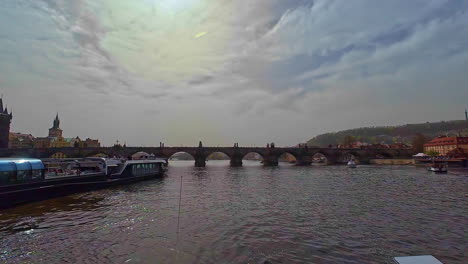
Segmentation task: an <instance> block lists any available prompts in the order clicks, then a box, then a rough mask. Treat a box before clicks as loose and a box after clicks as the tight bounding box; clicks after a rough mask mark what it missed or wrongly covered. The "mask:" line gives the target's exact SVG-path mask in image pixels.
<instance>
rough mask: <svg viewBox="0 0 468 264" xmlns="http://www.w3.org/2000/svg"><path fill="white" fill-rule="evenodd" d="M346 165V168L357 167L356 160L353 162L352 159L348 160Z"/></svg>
mask: <svg viewBox="0 0 468 264" xmlns="http://www.w3.org/2000/svg"><path fill="white" fill-rule="evenodd" d="M347 166H348V168H352V169H354V168H356V167H357V165H356V162H354V160H350V161H348V164H347Z"/></svg>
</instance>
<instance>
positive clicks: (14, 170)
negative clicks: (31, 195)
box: [0, 159, 45, 186]
mask: <svg viewBox="0 0 468 264" xmlns="http://www.w3.org/2000/svg"><path fill="white" fill-rule="evenodd" d="M44 171H45V167H44V164H43V163H42V161H41V160H39V159H0V186H3V185H11V184H21V183H30V182H38V181H41V180H43V179H44Z"/></svg>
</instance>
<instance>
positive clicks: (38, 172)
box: [31, 170, 42, 180]
mask: <svg viewBox="0 0 468 264" xmlns="http://www.w3.org/2000/svg"><path fill="white" fill-rule="evenodd" d="M31 178H32V179H33V180H38V179H42V170H32V171H31Z"/></svg>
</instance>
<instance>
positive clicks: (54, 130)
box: [49, 113, 63, 138]
mask: <svg viewBox="0 0 468 264" xmlns="http://www.w3.org/2000/svg"><path fill="white" fill-rule="evenodd" d="M62 132H63V130H62V129H60V119H59V117H58V113H57V116H55V119H54V123H53V125H52V127H51V128H49V137H50V138H61V137H62Z"/></svg>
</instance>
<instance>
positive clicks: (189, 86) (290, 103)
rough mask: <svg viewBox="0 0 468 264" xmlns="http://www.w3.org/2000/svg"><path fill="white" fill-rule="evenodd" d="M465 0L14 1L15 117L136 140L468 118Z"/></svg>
mask: <svg viewBox="0 0 468 264" xmlns="http://www.w3.org/2000/svg"><path fill="white" fill-rule="evenodd" d="M467 11H468V2H466V1H446V0H434V1H423V0H417V1H411V2H409V3H408V1H392V2H381V3H378V4H375V2H374V1H364V0H361V1H354V2H352V3H350V2H349V1H324V0H322V1H313V2H311V1H301V0H295V1H288V3H284V1H266V0H262V1H256V2H255V3H251V1H235V2H229V3H221V2H219V1H211V0H184V1H173V0H161V1H150V0H142V1H130V0H127V1H119V2H116V1H111V0H101V1H86V0H79V1H73V2H70V1H66V0H41V1H32V0H23V1H6V3H4V4H3V5H2V6H0V14H1V16H0V19H1V21H0V22H2V23H0V32H1V35H0V38H1V39H2V41H1V42H0V51H1V52H0V56H1V60H0V68H2V73H3V77H2V78H1V79H0V92H1V93H3V94H4V99H5V103H7V104H8V109H9V110H10V109H12V110H13V111H14V118H13V120H12V123H11V131H13V132H21V133H28V134H29V133H30V134H33V135H35V136H45V134H46V133H47V129H48V128H49V126H50V122H51V120H52V118H53V117H54V116H55V113H56V112H59V113H60V116H61V119H62V120H63V123H62V124H61V126H62V129H64V131H66V133H67V135H80V136H82V137H83V138H86V137H90V138H99V139H101V141H102V143H103V144H104V145H112V144H113V143H115V141H116V140H119V141H120V142H124V141H126V142H127V144H128V145H134V146H139V145H146V146H149V145H155V144H157V143H158V142H165V143H166V144H167V145H180V144H182V145H195V144H197V142H198V141H199V140H202V141H203V143H204V144H206V145H227V146H230V145H232V144H233V143H234V142H239V143H240V145H254V144H255V145H258V146H261V145H264V144H266V143H267V142H272V141H273V142H275V143H277V144H278V145H283V146H287V145H294V144H296V143H299V142H305V141H307V140H308V139H310V138H312V137H313V136H315V135H317V134H320V133H324V132H331V131H338V130H343V129H347V128H354V127H362V126H378V125H395V124H405V123H422V122H426V121H440V120H454V119H463V117H464V116H463V112H464V109H465V108H466V107H467V105H466V98H467V97H468V89H466V87H467V86H468V76H466V73H465V72H466V66H467V65H466V61H468V51H467V50H466V49H465V47H466V44H467V43H468V16H466V12H467Z"/></svg>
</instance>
